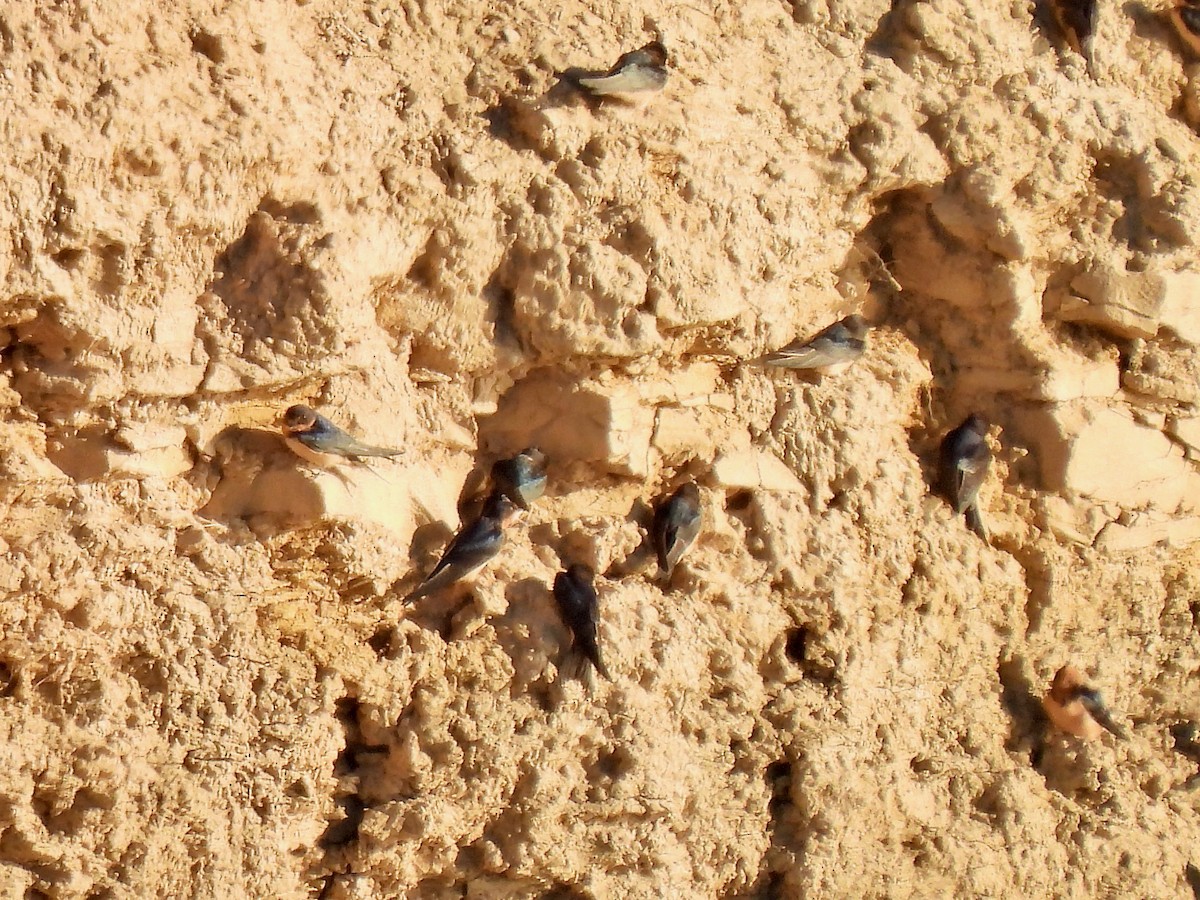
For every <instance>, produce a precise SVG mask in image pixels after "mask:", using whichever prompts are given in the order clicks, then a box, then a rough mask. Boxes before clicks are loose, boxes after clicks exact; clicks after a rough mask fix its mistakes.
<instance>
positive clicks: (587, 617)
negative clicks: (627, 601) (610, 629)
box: [554, 572, 612, 681]
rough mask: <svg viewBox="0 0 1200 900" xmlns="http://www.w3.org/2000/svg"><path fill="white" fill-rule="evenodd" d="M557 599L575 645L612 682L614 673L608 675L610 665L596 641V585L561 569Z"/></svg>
mask: <svg viewBox="0 0 1200 900" xmlns="http://www.w3.org/2000/svg"><path fill="white" fill-rule="evenodd" d="M554 599H555V600H557V601H558V607H559V610H560V612H561V613H562V617H563V620H564V621H565V622H566V623H567V626H568V627H569V628H570V629H571V636H572V646H573V647H574V648H575V650H576V651H578V652H579V654H580V655H582V656H583V658H584V659H586V660H587V661H588V662H590V663H591V664H592V665H593V666H595V667H596V671H597V672H599V673H600V674H601V675H603V676H604V677H605V678H606V679H607V680H609V681H612V676H611V675H609V674H608V668H607V667H606V666H605V665H604V660H603V658H602V657H601V656H600V645H599V643H597V640H596V633H597V629H596V624H597V618H598V616H599V611H600V600H599V597H598V596H597V595H596V588H595V587H594V586H593V585H591V584H588V583H587V582H586V581H582V580H580V579H578V578H573V577H572V576H571V575H569V574H568V573H566V572H559V573H558V575H556V576H555V577H554Z"/></svg>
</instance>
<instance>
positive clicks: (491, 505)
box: [404, 491, 517, 603]
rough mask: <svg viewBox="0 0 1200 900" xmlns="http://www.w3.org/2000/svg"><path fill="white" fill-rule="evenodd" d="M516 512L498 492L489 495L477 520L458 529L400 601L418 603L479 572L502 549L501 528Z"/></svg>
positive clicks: (514, 507)
mask: <svg viewBox="0 0 1200 900" xmlns="http://www.w3.org/2000/svg"><path fill="white" fill-rule="evenodd" d="M516 512H517V507H516V506H515V505H514V504H513V502H512V501H511V500H509V499H508V497H507V496H505V495H504V494H502V493H500V492H499V491H494V492H493V493H492V494H490V495H489V496H488V498H487V500H485V501H484V504H483V511H482V512H481V513H480V514H479V518H477V519H474V520H473V521H471V522H469V523H468V524H466V525H464V526H463V527H462V528H461V529H460V530H459V532H458V534H456V535H455V536H454V539H453V540H452V541H450V545H449V546H448V547H447V548H446V551H445V552H444V553H443V554H442V558H441V559H440V560H438V564H437V565H436V566H434V567H433V571H432V572H430V573H429V577H428V578H426V579H425V580H424V581H423V582H421V584H419V585H418V586H417V588H416V590H414V591H413V592H412V593H411V594H409V595H408V596H407V597H405V598H404V602H405V603H411V602H413V601H414V600H419V599H420V598H421V597H426V596H428V595H429V594H432V593H434V592H435V591H439V590H441V589H442V588H444V587H447V586H448V585H451V584H454V582H456V581H461V580H462V579H463V578H466V577H467V576H468V575H470V574H472V573H473V572H475V571H476V570H478V569H481V568H482V567H483V566H484V565H485V564H486V563H487V562H488V561H489V560H490V559H491V558H492V557H493V556H495V555H496V554H497V553H499V552H500V548H501V547H503V546H504V526H505V524H506V523H507V522H508V521H509V520H510V519H512V518H513V517H514V516H515V515H516Z"/></svg>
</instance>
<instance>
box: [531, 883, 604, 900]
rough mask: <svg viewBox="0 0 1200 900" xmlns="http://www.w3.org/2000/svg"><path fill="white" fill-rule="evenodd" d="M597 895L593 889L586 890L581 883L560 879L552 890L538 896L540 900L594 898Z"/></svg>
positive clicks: (582, 899)
mask: <svg viewBox="0 0 1200 900" xmlns="http://www.w3.org/2000/svg"><path fill="white" fill-rule="evenodd" d="M594 898H595V895H594V894H592V892H591V891H587V890H584V889H583V888H581V887H580V886H579V885H576V884H567V883H566V882H565V881H560V882H559V883H558V884H556V885H554V887H552V888H550V890H548V891H546V892H545V893H544V894H542V895H540V896H539V897H538V900H594Z"/></svg>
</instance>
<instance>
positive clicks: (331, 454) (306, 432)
mask: <svg viewBox="0 0 1200 900" xmlns="http://www.w3.org/2000/svg"><path fill="white" fill-rule="evenodd" d="M283 439H284V441H286V442H287V445H288V447H290V448H291V450H292V452H293V453H295V454H296V455H297V456H299V457H300V458H301V459H304V460H307V461H308V462H310V463H315V464H316V465H318V466H332V465H334V464H335V463H338V462H341V461H342V460H344V459H351V460H355V461H359V460H361V459H362V457H364V456H384V457H387V458H389V459H391V458H392V457H394V456H399V455H400V454H401V453H403V452H404V451H403V450H392V449H390V448H388V447H373V446H371V445H370V444H364V443H362V442H361V441H359V440H358V439H357V438H353V437H351V436H350V435H348V434H347V433H346V432H344V431H342V429H340V428H338V427H337V426H336V425H334V424H333V423H332V422H330V421H329V420H328V419H327V418H325V417H324V416H323V415H321V414H320V413H318V412H316V411H315V410H313V409H311V408H309V407H307V406H301V405H296V406H292V407H289V408H288V411H287V412H285V413H284V414H283Z"/></svg>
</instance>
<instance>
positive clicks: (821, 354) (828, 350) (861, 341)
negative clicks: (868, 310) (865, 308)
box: [763, 316, 871, 375]
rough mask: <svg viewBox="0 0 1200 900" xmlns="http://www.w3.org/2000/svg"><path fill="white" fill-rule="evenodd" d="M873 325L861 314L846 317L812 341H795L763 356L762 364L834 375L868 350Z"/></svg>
mask: <svg viewBox="0 0 1200 900" xmlns="http://www.w3.org/2000/svg"><path fill="white" fill-rule="evenodd" d="M870 330H871V326H870V325H869V324H868V323H867V320H866V319H864V318H863V317H862V316H846V318H844V319H842V320H841V321H839V322H834V323H833V324H832V325H830V326H829V327H828V328H826V329H825V330H824V331H822V332H821V333H820V334H818V335H817V336H816V337H814V338H812V339H811V340H809V341H799V340H795V341H792V343H790V344H788V345H787V346H786V347H784V348H783V349H782V350H776V351H775V352H774V353H771V354H768V355H767V356H766V357H765V358H764V359H763V364H764V365H768V366H778V367H779V368H783V369H814V370H816V371H817V372H821V373H822V374H825V375H833V374H835V373H837V372H841V371H842V370H843V369H845V368H847V367H848V366H849V365H850V364H851V363H852V362H854V361H855V360H856V359H858V358H859V357H860V356H862V355H863V351H865V350H866V349H867V332H868V331H870Z"/></svg>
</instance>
